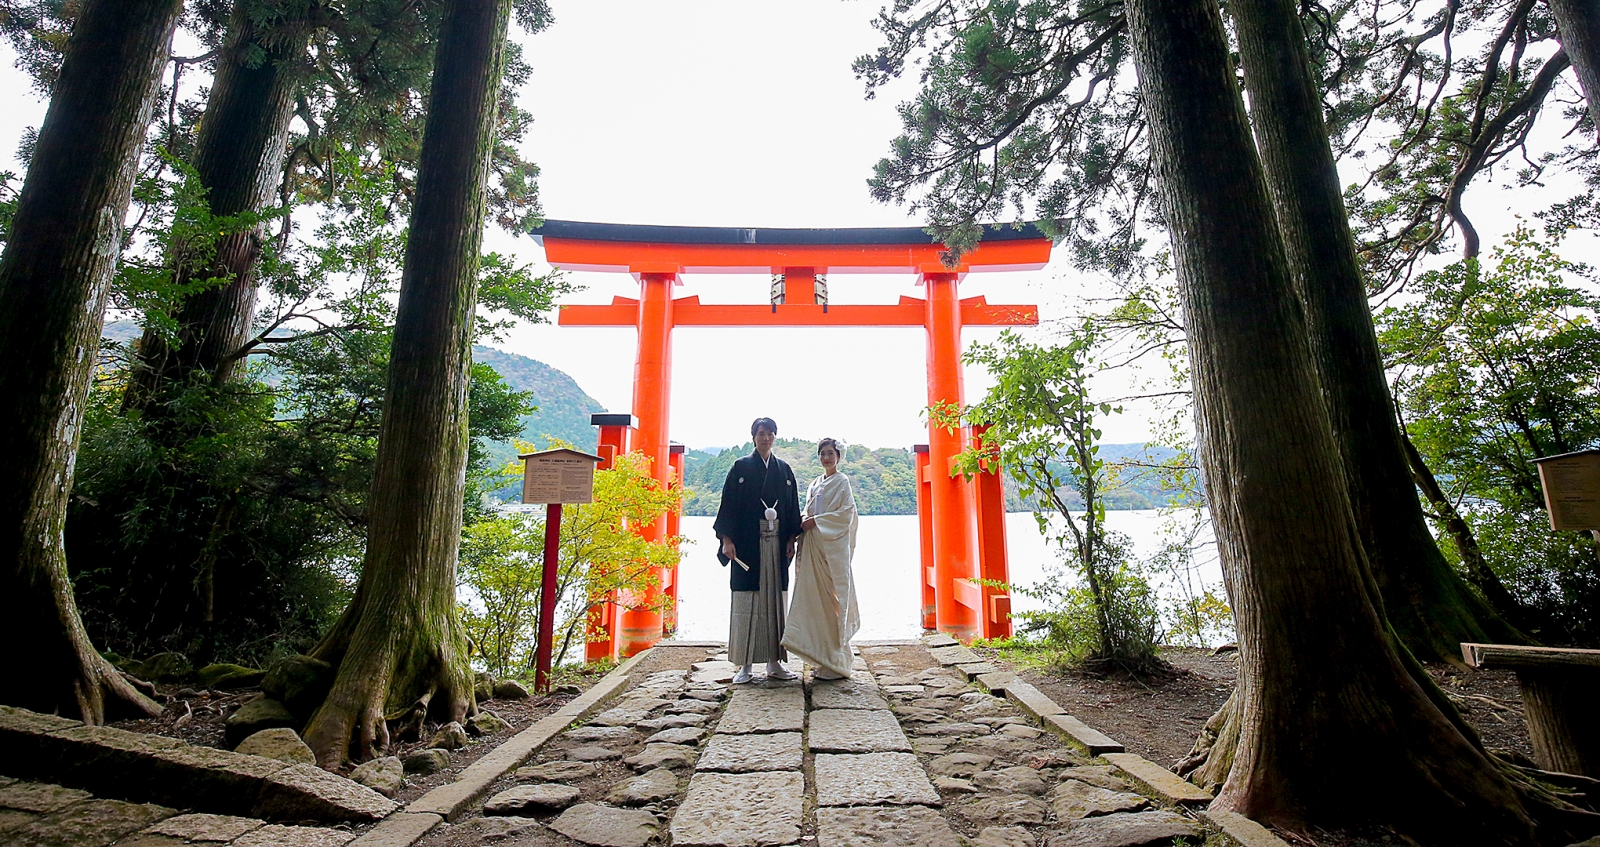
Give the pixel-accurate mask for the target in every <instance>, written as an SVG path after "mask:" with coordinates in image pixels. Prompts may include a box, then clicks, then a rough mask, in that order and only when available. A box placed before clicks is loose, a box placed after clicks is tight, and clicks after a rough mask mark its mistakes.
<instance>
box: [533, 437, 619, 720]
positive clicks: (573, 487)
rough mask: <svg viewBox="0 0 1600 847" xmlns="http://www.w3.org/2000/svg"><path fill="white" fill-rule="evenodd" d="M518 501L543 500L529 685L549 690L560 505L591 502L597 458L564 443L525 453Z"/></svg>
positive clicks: (559, 556)
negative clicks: (536, 620) (541, 564)
mask: <svg viewBox="0 0 1600 847" xmlns="http://www.w3.org/2000/svg"><path fill="white" fill-rule="evenodd" d="M517 458H519V459H521V460H522V462H523V466H522V467H523V470H522V502H524V503H543V504H545V507H544V569H543V572H542V573H541V574H540V577H539V640H538V641H537V642H536V644H535V646H534V677H533V687H534V690H535V691H539V692H541V693H544V692H549V690H550V654H551V652H552V650H553V649H554V647H555V633H556V630H555V625H556V572H557V571H558V570H560V568H561V506H562V504H564V503H593V502H594V466H595V465H596V464H597V463H598V462H599V461H600V457H599V456H592V455H590V454H588V453H583V452H580V451H578V450H568V449H566V448H565V447H563V448H560V449H557V450H541V451H539V452H538V453H524V454H522V455H520V456H518V457H517Z"/></svg>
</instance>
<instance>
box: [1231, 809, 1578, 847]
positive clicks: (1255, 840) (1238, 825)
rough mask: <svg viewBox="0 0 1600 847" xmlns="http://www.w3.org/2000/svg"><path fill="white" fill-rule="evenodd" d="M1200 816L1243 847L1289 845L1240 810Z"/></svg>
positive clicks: (1283, 846)
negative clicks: (1240, 812)
mask: <svg viewBox="0 0 1600 847" xmlns="http://www.w3.org/2000/svg"><path fill="white" fill-rule="evenodd" d="M1200 817H1201V819H1203V820H1204V821H1205V822H1206V823H1209V824H1211V825H1212V826H1214V827H1216V828H1217V829H1220V830H1222V832H1223V834H1224V835H1227V836H1228V837H1229V838H1232V839H1233V840H1234V841H1237V842H1239V843H1240V844H1241V845H1243V847H1289V843H1288V842H1287V841H1284V840H1283V839H1282V838H1279V837H1278V836H1276V835H1273V834H1272V831H1271V830H1269V829H1267V828H1266V827H1264V826H1262V825H1261V824H1258V823H1256V822H1255V821H1253V820H1250V819H1249V818H1247V817H1245V816H1244V815H1241V814H1239V813H1238V812H1201V813H1200ZM1579 847H1582V845H1581V844H1580V845H1579Z"/></svg>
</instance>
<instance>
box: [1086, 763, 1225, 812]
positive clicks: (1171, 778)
mask: <svg viewBox="0 0 1600 847" xmlns="http://www.w3.org/2000/svg"><path fill="white" fill-rule="evenodd" d="M1101 758H1103V759H1105V760H1106V761H1108V762H1110V763H1111V764H1113V765H1116V766H1117V769H1118V770H1120V771H1122V772H1123V773H1125V774H1127V775H1128V776H1131V777H1133V779H1134V781H1135V782H1138V783H1140V784H1141V785H1143V786H1144V787H1146V788H1148V789H1150V790H1151V791H1153V792H1155V793H1156V794H1157V795H1159V796H1160V797H1161V798H1162V799H1164V800H1166V801H1167V802H1169V803H1173V804H1176V805H1180V806H1193V805H1198V804H1202V803H1210V802H1211V800H1212V799H1213V798H1212V796H1211V792H1209V791H1207V790H1205V789H1204V788H1201V787H1200V786H1198V785H1195V784H1194V783H1192V782H1190V781H1188V780H1186V779H1184V778H1182V777H1180V776H1178V775H1177V774H1175V773H1173V772H1172V771H1169V770H1167V769H1166V768H1164V767H1162V766H1160V765H1158V764H1156V763H1155V762H1152V761H1150V760H1149V759H1146V758H1145V757H1143V756H1138V755H1135V754H1133V753H1106V754H1105V755H1104V756H1102V757H1101Z"/></svg>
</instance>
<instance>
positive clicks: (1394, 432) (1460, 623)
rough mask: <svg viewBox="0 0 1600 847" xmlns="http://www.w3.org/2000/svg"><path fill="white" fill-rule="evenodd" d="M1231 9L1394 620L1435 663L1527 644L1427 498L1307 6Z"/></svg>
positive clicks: (1320, 359)
mask: <svg viewBox="0 0 1600 847" xmlns="http://www.w3.org/2000/svg"><path fill="white" fill-rule="evenodd" d="M1228 8H1229V11H1230V13H1231V14H1232V15H1233V17H1234V20H1235V22H1236V23H1237V28H1238V34H1239V53H1240V58H1241V60H1242V62H1243V64H1244V72H1245V87H1246V89H1247V90H1248V91H1249V92H1250V116H1251V122H1252V124H1253V125H1254V127H1255V138H1256V142H1257V144H1258V146H1259V149H1260V154H1261V160H1262V165H1263V166H1264V168H1265V170H1266V176H1267V183H1268V186H1269V187H1270V188H1271V192H1272V199H1273V203H1274V207H1275V209H1276V211H1277V220H1278V226H1279V230H1280V232H1281V233H1282V235H1283V245H1284V252H1285V254H1286V257H1287V259H1288V262H1289V270H1290V273H1291V277H1292V278H1293V280H1294V283H1295V288H1296V291H1297V292H1298V294H1299V297H1300V302H1301V306H1302V309H1303V310H1304V313H1305V324H1306V330H1307V333H1308V336H1309V338H1310V341H1311V355H1312V360H1313V362H1314V364H1315V366H1316V371H1317V375H1318V381H1319V383H1320V384H1321V386H1322V395H1323V398H1324V401H1325V402H1326V406H1327V409H1328V413H1329V415H1330V417H1331V421H1332V424H1333V435H1334V441H1335V443H1336V444H1337V446H1338V448H1339V456H1340V459H1341V465H1342V468H1343V477H1344V483H1345V487H1346V489H1347V491H1348V493H1349V496H1350V506H1351V508H1352V510H1353V512H1354V515H1355V520H1356V528H1357V531H1358V532H1359V534H1360V538H1361V546H1362V549H1363V550H1364V551H1365V552H1366V555H1367V560H1368V562H1369V563H1370V565H1371V568H1372V574H1373V576H1374V577H1375V578H1376V579H1377V582H1378V588H1379V591H1380V592H1381V593H1382V595H1383V601H1384V607H1385V611H1386V613H1387V616H1388V619H1389V623H1390V625H1391V626H1393V627H1394V630H1395V632H1396V633H1398V634H1399V636H1400V639H1401V640H1402V641H1403V642H1404V643H1405V644H1406V646H1407V647H1409V648H1410V649H1411V651H1412V652H1413V653H1415V654H1416V655H1417V657H1418V658H1420V659H1422V660H1424V661H1430V662H1441V661H1442V662H1450V663H1456V664H1459V663H1460V661H1461V651H1460V644H1461V643H1462V642H1463V641H1475V640H1477V639H1478V638H1480V637H1482V638H1488V639H1489V640H1491V641H1497V642H1510V643H1516V644H1523V643H1526V642H1527V639H1526V638H1525V637H1523V636H1522V635H1521V634H1520V633H1518V632H1517V631H1516V630H1515V629H1513V628H1512V627H1510V626H1507V625H1506V624H1505V622H1504V621H1503V620H1501V619H1500V617H1499V616H1498V615H1497V614H1495V611H1494V609H1493V608H1491V607H1490V606H1489V605H1488V604H1487V603H1485V602H1484V600H1483V599H1482V598H1481V597H1479V596H1478V595H1477V594H1475V593H1474V592H1473V591H1472V589H1471V588H1469V587H1468V586H1467V584H1466V583H1465V582H1464V581H1463V580H1462V579H1461V577H1460V576H1459V575H1458V574H1457V573H1456V572H1455V571H1454V570H1453V569H1452V568H1451V567H1450V563H1449V562H1447V561H1445V558H1444V556H1443V555H1442V554H1441V553H1440V552H1439V546H1438V543H1437V542H1436V541H1435V540H1434V538H1433V535H1432V533H1430V532H1429V531H1428V525H1427V522H1426V519H1425V518H1424V516H1423V513H1422V506H1421V504H1420V503H1419V502H1418V501H1417V493H1416V489H1415V488H1414V487H1413V485H1412V479H1411V473H1410V469H1409V467H1408V465H1407V462H1406V456H1405V453H1404V451H1403V450H1402V449H1401V443H1400V442H1401V434H1400V429H1399V424H1398V422H1397V418H1396V416H1395V413H1394V406H1393V403H1392V401H1391V399H1390V395H1389V384H1388V381H1387V380H1386V379H1385V377H1384V373H1383V357H1382V354H1381V353H1379V351H1378V337H1377V331H1376V330H1375V329H1374V327H1373V324H1372V312H1371V309H1370V308H1369V307H1368V305H1367V295H1366V289H1365V286H1364V285H1363V284H1362V280H1361V270H1360V266H1359V265H1358V264H1357V262H1356V251H1355V241H1354V240H1353V239H1352V238H1351V235H1350V225H1349V215H1348V214H1347V213H1346V211H1345V205H1344V197H1343V194H1342V193H1341V192H1340V189H1339V172H1338V169H1337V167H1336V166H1335V164H1334V161H1333V150H1332V148H1331V147H1329V145H1328V133H1327V129H1326V128H1325V127H1324V126H1323V122H1322V98H1321V97H1320V95H1319V94H1318V92H1317V84H1316V80H1315V79H1313V77H1312V75H1311V62H1310V58H1309V56H1308V54H1307V50H1306V42H1305V34H1304V32H1303V30H1302V29H1301V24H1300V16H1299V14H1298V9H1297V8H1296V7H1295V6H1293V5H1291V4H1290V3H1287V2H1285V0H1237V2H1234V3H1231V4H1230V5H1229V7H1228Z"/></svg>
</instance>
